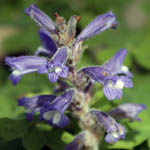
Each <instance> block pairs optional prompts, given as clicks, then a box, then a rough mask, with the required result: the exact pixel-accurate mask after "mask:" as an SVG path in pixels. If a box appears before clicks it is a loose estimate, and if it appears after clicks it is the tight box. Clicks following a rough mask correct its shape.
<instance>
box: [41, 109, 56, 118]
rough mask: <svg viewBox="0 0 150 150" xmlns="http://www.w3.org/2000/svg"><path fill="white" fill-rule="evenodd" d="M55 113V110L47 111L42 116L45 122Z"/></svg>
mask: <svg viewBox="0 0 150 150" xmlns="http://www.w3.org/2000/svg"><path fill="white" fill-rule="evenodd" d="M56 113H57V111H55V110H52V111H47V112H45V113H44V114H43V118H44V119H45V120H50V119H51V118H52V117H53V116H54V115H55V114H56Z"/></svg>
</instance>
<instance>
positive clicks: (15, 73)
mask: <svg viewBox="0 0 150 150" xmlns="http://www.w3.org/2000/svg"><path fill="white" fill-rule="evenodd" d="M12 74H13V75H14V76H19V75H21V72H20V71H19V70H14V71H13V73H12Z"/></svg>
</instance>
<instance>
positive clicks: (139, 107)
mask: <svg viewBox="0 0 150 150" xmlns="http://www.w3.org/2000/svg"><path fill="white" fill-rule="evenodd" d="M144 109H146V106H145V105H143V104H134V103H127V104H122V105H119V106H118V107H117V108H115V109H113V110H112V111H110V112H109V114H110V115H111V116H113V117H114V118H116V119H118V120H120V119H125V118H127V119H129V120H130V121H134V120H137V121H140V118H138V114H139V113H140V112H141V111H143V110H144Z"/></svg>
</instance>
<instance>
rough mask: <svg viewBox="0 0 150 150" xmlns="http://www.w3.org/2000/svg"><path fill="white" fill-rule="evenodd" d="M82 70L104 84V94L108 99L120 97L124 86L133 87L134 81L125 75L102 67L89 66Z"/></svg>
mask: <svg viewBox="0 0 150 150" xmlns="http://www.w3.org/2000/svg"><path fill="white" fill-rule="evenodd" d="M82 71H83V72H84V73H86V74H87V75H89V77H90V78H91V79H93V80H94V81H96V82H99V83H101V84H102V85H104V87H103V91H104V95H105V96H106V97H107V99H108V100H113V99H116V98H117V99H120V98H121V97H122V94H123V93H122V90H123V88H124V87H126V88H131V87H132V86H133V84H132V81H131V80H130V79H129V78H128V77H125V76H117V75H113V74H112V73H111V71H110V70H108V69H106V68H104V67H103V66H102V67H87V68H83V69H82Z"/></svg>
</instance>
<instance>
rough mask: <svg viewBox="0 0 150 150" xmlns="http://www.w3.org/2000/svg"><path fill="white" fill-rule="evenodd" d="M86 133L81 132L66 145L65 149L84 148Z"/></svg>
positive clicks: (79, 149) (75, 149)
mask: <svg viewBox="0 0 150 150" xmlns="http://www.w3.org/2000/svg"><path fill="white" fill-rule="evenodd" d="M84 136H85V133H84V132H81V133H79V134H78V135H77V136H76V137H75V138H74V140H73V141H72V142H71V143H69V144H68V145H66V146H65V150H82V149H83V146H84V139H85V138H84Z"/></svg>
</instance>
